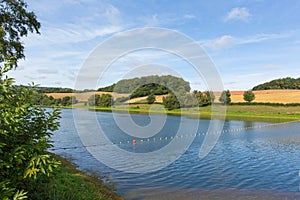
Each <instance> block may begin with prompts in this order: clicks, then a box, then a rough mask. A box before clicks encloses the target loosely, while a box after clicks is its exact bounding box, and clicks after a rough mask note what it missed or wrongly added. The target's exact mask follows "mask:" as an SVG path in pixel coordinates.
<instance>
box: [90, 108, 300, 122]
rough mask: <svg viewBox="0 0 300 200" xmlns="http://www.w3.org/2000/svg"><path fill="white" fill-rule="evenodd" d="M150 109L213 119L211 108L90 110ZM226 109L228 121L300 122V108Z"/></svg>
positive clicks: (142, 110)
mask: <svg viewBox="0 0 300 200" xmlns="http://www.w3.org/2000/svg"><path fill="white" fill-rule="evenodd" d="M151 107H152V108H151ZM150 108H151V111H150V112H151V113H157V114H164V113H167V114H170V115H185V116H190V117H197V118H198V117H200V118H201V119H210V118H211V106H207V107H200V108H199V110H198V111H197V109H195V108H185V109H182V110H180V109H178V110H164V109H163V108H162V107H160V106H158V107H157V109H155V108H154V109H153V106H151V105H148V104H130V105H129V106H125V105H122V106H114V107H113V108H103V107H90V109H92V110H96V111H111V110H114V111H117V112H132V113H149V109H150ZM226 108H227V112H226V114H225V118H226V120H243V121H265V122H274V123H277V122H287V121H299V120H300V106H265V105H229V106H227V107H226ZM199 111H200V112H199ZM199 113H200V114H199ZM217 114H218V113H217ZM219 116H224V113H222V114H220V113H219Z"/></svg>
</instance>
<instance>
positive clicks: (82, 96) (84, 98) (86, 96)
mask: <svg viewBox="0 0 300 200" xmlns="http://www.w3.org/2000/svg"><path fill="white" fill-rule="evenodd" d="M94 94H99V95H101V94H110V95H112V96H113V98H114V99H117V98H119V97H127V96H128V94H119V93H113V92H83V93H47V94H46V95H47V96H53V97H54V98H55V99H58V98H63V97H65V96H76V99H77V100H78V101H87V100H88V99H89V97H90V96H92V95H94Z"/></svg>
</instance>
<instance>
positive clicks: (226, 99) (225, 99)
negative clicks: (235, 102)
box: [219, 90, 231, 104]
mask: <svg viewBox="0 0 300 200" xmlns="http://www.w3.org/2000/svg"><path fill="white" fill-rule="evenodd" d="M219 101H220V102H221V103H223V104H230V103H231V94H230V91H229V90H226V91H223V92H222V94H221V96H220V98H219Z"/></svg>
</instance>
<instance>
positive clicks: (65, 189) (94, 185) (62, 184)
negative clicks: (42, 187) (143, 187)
mask: <svg viewBox="0 0 300 200" xmlns="http://www.w3.org/2000/svg"><path fill="white" fill-rule="evenodd" d="M49 154H50V155H51V156H52V157H54V158H55V159H56V160H58V161H60V162H61V165H60V166H59V168H58V169H57V170H56V171H55V174H54V176H53V177H51V180H50V185H49V186H48V189H49V190H50V191H51V189H52V190H53V193H55V194H56V195H61V197H63V198H71V199H72V198H73V197H74V198H79V196H77V195H81V196H80V198H82V199H107V200H122V199H123V198H122V197H121V196H120V195H119V194H117V193H116V192H115V191H114V189H112V188H110V187H108V186H107V185H105V184H104V183H103V181H102V180H101V179H98V178H97V177H93V176H90V175H88V174H87V173H85V172H82V171H80V170H78V169H77V167H76V166H75V165H74V164H73V163H72V162H71V161H69V160H68V159H67V158H64V157H62V156H60V155H58V154H54V153H50V152H49ZM51 186H52V187H53V188H51ZM50 193H51V192H50ZM57 197H59V196H57Z"/></svg>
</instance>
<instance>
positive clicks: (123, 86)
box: [98, 75, 191, 98]
mask: <svg viewBox="0 0 300 200" xmlns="http://www.w3.org/2000/svg"><path fill="white" fill-rule="evenodd" d="M140 87H142V89H141V90H139V88H140ZM179 87H183V88H184V90H185V91H186V92H189V91H190V90H191V88H190V84H189V82H187V81H185V80H183V79H182V78H179V77H175V76H171V75H167V76H145V77H141V78H133V79H124V80H120V81H118V82H117V83H116V84H113V85H111V86H107V87H105V88H99V89H98V90H99V91H107V92H112V91H114V92H116V93H132V95H133V96H134V97H132V98H135V97H141V96H148V95H149V94H151V93H153V94H154V95H162V94H167V93H169V92H170V91H176V90H177V89H178V88H179ZM136 90H137V92H136V93H139V92H141V94H139V95H135V94H134V92H135V91H136ZM143 91H147V92H146V93H142V92H143Z"/></svg>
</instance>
